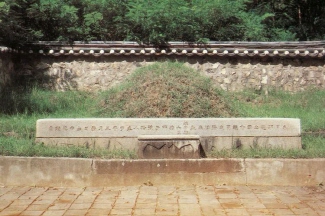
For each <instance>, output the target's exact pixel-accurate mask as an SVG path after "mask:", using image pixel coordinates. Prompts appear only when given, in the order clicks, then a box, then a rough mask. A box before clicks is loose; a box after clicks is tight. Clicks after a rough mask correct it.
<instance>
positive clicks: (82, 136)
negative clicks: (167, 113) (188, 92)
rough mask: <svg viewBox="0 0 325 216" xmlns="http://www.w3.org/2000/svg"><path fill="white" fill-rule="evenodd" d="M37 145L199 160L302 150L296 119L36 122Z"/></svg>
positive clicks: (66, 120) (118, 119)
mask: <svg viewBox="0 0 325 216" xmlns="http://www.w3.org/2000/svg"><path fill="white" fill-rule="evenodd" d="M36 142H42V143H44V144H49V145H81V146H86V147H100V148H107V149H128V150H134V151H136V152H138V155H139V157H140V158H199V157H200V156H204V155H205V153H208V152H210V151H213V150H222V149H231V148H233V149H234V148H238V149H239V148H255V147H265V148H284V149H290V148H301V136H300V120H299V119H285V118H283V119H281V118H274V119H273V118H150V119H136V118H135V119H131V118H129V119H125V118H114V119H107V118H92V119H40V120H38V121H37V126H36Z"/></svg>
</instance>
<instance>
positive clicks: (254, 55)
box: [0, 41, 325, 92]
mask: <svg viewBox="0 0 325 216" xmlns="http://www.w3.org/2000/svg"><path fill="white" fill-rule="evenodd" d="M13 55H14V56H15V58H14V59H15V60H14V61H13V60H12V59H13V58H12V56H13ZM324 56H325V42H322V41H318V42H317V41H313V42H282V43H281V42H273V43H258V42H250V43H247V42H218V43H213V42H211V43H209V44H204V45H196V44H188V43H183V42H172V43H170V44H169V46H166V47H163V48H162V47H153V46H145V45H139V44H137V43H135V42H90V43H87V44H85V43H81V42H75V43H74V44H73V45H69V44H61V43H59V42H38V43H37V44H33V46H30V48H29V49H26V50H19V51H17V50H10V49H7V48H3V47H2V48H1V53H0V59H1V60H0V63H1V64H0V68H1V71H0V76H1V77H2V78H1V79H2V81H1V83H2V86H3V85H4V83H9V82H10V80H14V79H15V78H17V76H23V77H25V78H26V77H27V78H28V79H30V80H36V81H38V82H40V83H42V85H43V86H45V87H46V88H49V89H53V90H58V91H64V90H68V89H76V90H86V91H98V90H106V89H108V88H110V87H112V86H115V85H116V84H118V83H120V82H122V81H123V80H124V79H125V78H126V77H127V76H128V75H129V74H131V73H132V72H133V71H134V70H135V69H136V68H138V67H141V66H145V65H148V64H152V63H154V62H157V61H168V60H173V61H174V60H175V61H179V62H184V64H185V65H187V66H190V67H192V68H194V69H197V70H199V71H200V72H201V73H202V74H204V75H206V76H208V77H210V78H211V79H212V80H213V82H214V83H215V85H216V86H218V87H220V88H222V89H224V90H228V91H241V90H243V89H246V88H249V89H255V90H265V91H267V90H269V89H281V90H286V91H292V92H295V91H301V90H305V89H307V88H311V87H313V88H325V61H324V60H325V57H324ZM10 59H11V60H10ZM13 62H14V64H15V71H13ZM3 77H5V78H3ZM10 78H11V79H10Z"/></svg>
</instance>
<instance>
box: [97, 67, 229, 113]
mask: <svg viewBox="0 0 325 216" xmlns="http://www.w3.org/2000/svg"><path fill="white" fill-rule="evenodd" d="M105 96H106V97H107V98H106V99H105V103H104V104H103V108H104V109H103V110H102V111H101V113H102V116H105V115H107V114H111V113H116V116H119V117H139V118H148V117H230V116H233V115H234V112H233V111H232V109H231V108H230V107H229V106H228V105H227V103H226V102H225V100H224V99H223V97H221V96H220V92H219V91H218V90H216V89H215V88H214V87H213V85H212V83H211V80H210V79H208V78H206V77H203V76H202V75H200V74H199V72H197V71H194V70H192V69H191V68H188V67H184V66H183V64H181V63H170V62H167V63H156V64H153V65H151V66H148V67H145V68H141V69H140V70H138V71H137V72H135V73H134V74H133V75H132V76H131V77H130V78H129V79H128V80H127V81H126V83H124V85H122V86H121V87H120V88H118V89H114V90H111V91H110V92H109V94H107V95H105ZM105 96H104V97H105ZM104 113H105V114H104Z"/></svg>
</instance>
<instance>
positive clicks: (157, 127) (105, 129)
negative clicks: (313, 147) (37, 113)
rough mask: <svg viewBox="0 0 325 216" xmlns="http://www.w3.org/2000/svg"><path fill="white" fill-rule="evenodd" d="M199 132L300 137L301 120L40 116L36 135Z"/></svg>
mask: <svg viewBox="0 0 325 216" xmlns="http://www.w3.org/2000/svg"><path fill="white" fill-rule="evenodd" d="M140 135H199V136H201V137H205V136H208V137H209V136H218V137H227V136H228V137H229V136H232V137H236V136H239V137H255V136H259V137H272V136H280V137H289V136H300V120H299V119H286V118H146V119H143V118H139V119H136V118H133V119H131V118H110V119H108V118H92V119H87V118H85V119H40V120H38V121H37V123H36V137H37V138H43V137H44V138H46V137H51V138H54V137H58V138H59V137H64V138H73V137H138V136H140Z"/></svg>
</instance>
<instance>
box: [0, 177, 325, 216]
mask: <svg viewBox="0 0 325 216" xmlns="http://www.w3.org/2000/svg"><path fill="white" fill-rule="evenodd" d="M150 184H151V183H148V185H150ZM0 215H1V216H3V215H44V216H46V215H54V216H60V215H78V216H79V215H96V216H98V215H163V216H165V215H166V216H169V215H184V216H185V215H191V216H193V215H194V216H196V215H281V216H283V215H320V216H322V215H325V191H324V190H323V189H322V188H321V187H315V188H305V187H274V186H270V187H265V186H250V187H247V186H182V187H173V186H146V185H143V186H137V187H136V186H134V187H109V188H97V187H96V188H93V187H86V188H46V187H45V188H40V187H0Z"/></svg>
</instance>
